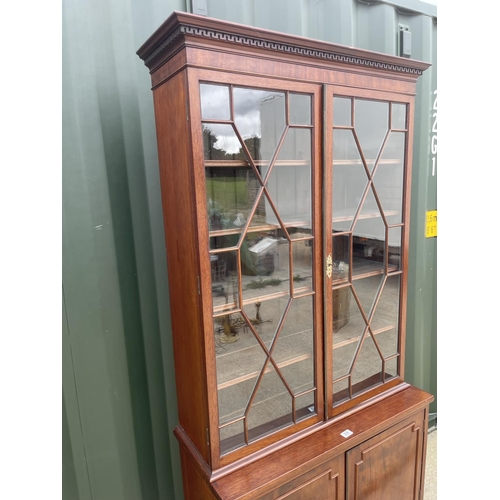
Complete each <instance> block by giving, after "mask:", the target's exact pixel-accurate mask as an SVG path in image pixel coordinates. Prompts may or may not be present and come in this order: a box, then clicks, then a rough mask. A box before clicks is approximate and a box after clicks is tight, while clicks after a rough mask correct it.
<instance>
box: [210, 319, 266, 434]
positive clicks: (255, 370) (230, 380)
mask: <svg viewBox="0 0 500 500" xmlns="http://www.w3.org/2000/svg"><path fill="white" fill-rule="evenodd" d="M227 317H229V320H230V322H231V325H234V331H235V332H236V333H234V335H236V336H237V340H236V341H234V342H224V335H225V333H224V328H223V326H222V325H221V320H223V319H225V318H227ZM214 332H215V352H216V367H217V389H218V390H217V394H218V402H219V423H220V424H223V423H226V422H230V421H231V420H233V419H235V418H238V417H241V416H243V415H244V414H245V411H246V408H247V406H248V403H249V401H250V397H251V395H252V392H253V390H254V387H255V384H256V382H257V379H258V376H259V375H260V372H261V370H262V367H263V366H264V363H265V361H266V359H267V356H266V354H265V352H264V350H263V349H262V347H261V346H260V345H259V343H258V342H257V340H256V338H255V337H254V336H253V334H252V332H251V331H250V328H249V327H248V325H247V324H246V322H245V320H244V318H243V316H242V315H241V314H239V313H234V314H231V315H229V316H226V317H224V318H215V320H214ZM229 335H233V333H230V334H229ZM221 339H222V342H221Z"/></svg>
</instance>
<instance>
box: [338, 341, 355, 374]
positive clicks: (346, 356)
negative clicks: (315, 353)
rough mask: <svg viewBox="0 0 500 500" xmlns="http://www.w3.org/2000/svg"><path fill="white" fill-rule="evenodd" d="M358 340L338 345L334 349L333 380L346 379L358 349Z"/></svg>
mask: <svg viewBox="0 0 500 500" xmlns="http://www.w3.org/2000/svg"><path fill="white" fill-rule="evenodd" d="M358 343H359V341H358V339H351V341H350V342H347V341H346V342H344V343H342V344H338V345H336V346H334V348H333V380H334V381H335V380H336V379H338V378H341V377H344V376H345V375H347V374H348V373H349V370H350V369H351V365H352V362H353V359H354V355H355V354H356V349H357V347H358Z"/></svg>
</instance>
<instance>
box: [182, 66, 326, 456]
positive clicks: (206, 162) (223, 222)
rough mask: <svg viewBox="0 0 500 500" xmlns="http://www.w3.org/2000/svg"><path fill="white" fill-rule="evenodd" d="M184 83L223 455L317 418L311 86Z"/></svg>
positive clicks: (316, 204) (317, 223) (318, 301)
mask: <svg viewBox="0 0 500 500" xmlns="http://www.w3.org/2000/svg"><path fill="white" fill-rule="evenodd" d="M189 81H190V88H191V122H192V123H191V126H192V136H193V140H194V141H195V147H194V148H193V149H194V151H195V153H194V154H195V158H194V165H195V168H196V169H197V171H196V179H197V182H196V188H197V205H198V225H199V228H200V230H199V241H200V250H201V289H202V295H203V314H204V322H205V342H206V352H207V359H206V362H207V377H208V387H209V405H210V408H209V413H210V418H211V429H210V438H211V444H212V459H213V461H214V463H215V464H217V463H218V462H219V460H220V462H219V463H220V464H225V463H229V462H230V461H232V460H234V459H235V458H240V457H242V456H245V455H246V454H248V453H250V452H251V451H255V450H256V449H258V448H259V447H261V446H263V445H264V444H270V443H272V442H274V441H276V440H278V439H280V438H282V437H284V436H286V435H289V434H291V433H293V432H296V431H298V430H300V429H303V428H305V427H307V426H309V425H312V424H313V423H315V422H318V421H319V420H322V419H323V408H324V406H323V403H322V401H323V384H322V381H323V369H322V362H321V360H322V343H321V337H322V317H321V314H322V297H321V289H322V284H321V283H322V282H321V269H322V263H321V252H322V249H321V244H322V238H321V230H322V227H321V218H320V217H321V204H320V203H321V196H320V178H321V166H320V146H319V127H318V126H317V123H316V122H317V120H318V119H320V113H319V109H320V108H319V106H320V96H321V94H320V87H319V86H315V85H306V84H297V83H288V82H280V81H273V80H264V79H260V78H251V77H242V76H238V75H230V76H228V75H227V74H219V73H215V72H210V71H190V73H189ZM263 440H265V441H263Z"/></svg>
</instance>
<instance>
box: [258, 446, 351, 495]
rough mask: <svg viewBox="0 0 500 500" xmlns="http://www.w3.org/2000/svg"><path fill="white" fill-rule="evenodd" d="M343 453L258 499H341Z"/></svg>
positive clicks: (343, 485)
mask: <svg viewBox="0 0 500 500" xmlns="http://www.w3.org/2000/svg"><path fill="white" fill-rule="evenodd" d="M344 468H345V461H344V455H343V454H342V455H340V456H339V457H336V458H334V459H333V460H330V461H328V462H326V463H324V464H322V465H320V466H319V467H315V468H314V469H312V470H310V471H308V472H306V473H305V474H302V475H301V476H299V477H297V478H296V479H294V480H293V481H290V482H288V483H286V484H284V485H283V486H281V487H280V488H277V489H276V490H274V491H272V492H271V493H269V494H267V495H265V496H263V497H261V499H260V500H311V499H314V500H341V499H343V498H344V491H345V482H344V477H345V473H344Z"/></svg>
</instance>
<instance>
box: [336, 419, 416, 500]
mask: <svg viewBox="0 0 500 500" xmlns="http://www.w3.org/2000/svg"><path fill="white" fill-rule="evenodd" d="M424 419H425V413H424V411H422V412H419V413H418V414H416V415H415V416H414V417H412V418H409V419H406V420H404V421H403V422H401V423H400V424H398V425H396V426H394V427H392V428H391V429H388V430H387V431H384V432H382V433H381V434H379V435H378V436H376V437H374V438H372V439H369V440H368V441H365V442H364V443H363V444H360V445H359V446H356V447H355V448H353V449H352V450H350V451H348V452H347V460H346V463H347V481H346V482H347V496H346V498H347V500H419V499H420V498H421V491H420V488H421V472H422V458H423V446H424V439H425V436H424V432H425V431H426V426H425V420H424Z"/></svg>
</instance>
